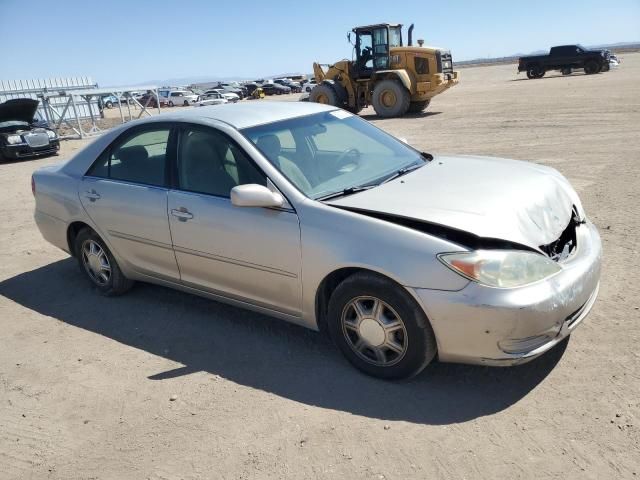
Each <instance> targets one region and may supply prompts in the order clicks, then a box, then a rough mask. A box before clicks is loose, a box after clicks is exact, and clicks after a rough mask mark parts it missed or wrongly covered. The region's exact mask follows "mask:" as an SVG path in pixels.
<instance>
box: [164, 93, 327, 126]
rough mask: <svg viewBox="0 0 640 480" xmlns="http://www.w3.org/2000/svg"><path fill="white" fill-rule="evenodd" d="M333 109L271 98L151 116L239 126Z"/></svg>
mask: <svg viewBox="0 0 640 480" xmlns="http://www.w3.org/2000/svg"><path fill="white" fill-rule="evenodd" d="M331 110H336V107H333V106H330V105H322V104H320V103H313V102H271V101H265V100H262V101H259V100H254V101H247V102H242V103H232V104H224V105H211V106H207V107H198V108H190V109H185V110H184V111H182V112H179V113H171V114H167V115H161V116H160V117H159V118H158V117H154V118H155V119H158V120H159V119H166V120H175V121H187V122H188V121H196V120H197V119H210V120H218V121H221V122H224V123H227V124H229V125H231V126H232V127H234V128H236V129H238V130H240V129H243V128H248V127H255V126H256V125H264V124H266V123H272V122H279V121H281V120H289V119H291V118H296V117H304V116H306V115H312V114H314V113H319V112H328V111H331Z"/></svg>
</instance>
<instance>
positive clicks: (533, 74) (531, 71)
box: [527, 65, 545, 80]
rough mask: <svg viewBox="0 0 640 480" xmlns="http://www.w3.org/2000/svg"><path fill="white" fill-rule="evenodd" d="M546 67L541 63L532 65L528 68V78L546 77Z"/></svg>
mask: <svg viewBox="0 0 640 480" xmlns="http://www.w3.org/2000/svg"><path fill="white" fill-rule="evenodd" d="M544 73H545V72H544V69H543V68H542V67H541V66H540V65H531V66H529V67H528V68H527V78H528V79H529V80H532V79H536V78H542V77H544Z"/></svg>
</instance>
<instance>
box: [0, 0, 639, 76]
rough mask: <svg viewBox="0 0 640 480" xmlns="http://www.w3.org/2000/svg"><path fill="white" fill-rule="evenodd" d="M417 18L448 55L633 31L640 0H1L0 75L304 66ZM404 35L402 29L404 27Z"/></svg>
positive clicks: (610, 37) (344, 54) (619, 38)
mask: <svg viewBox="0 0 640 480" xmlns="http://www.w3.org/2000/svg"><path fill="white" fill-rule="evenodd" d="M382 22H384V23H402V24H404V25H405V35H406V28H407V27H408V26H409V25H410V24H411V23H415V30H414V39H418V38H422V39H424V40H425V44H426V45H430V46H438V47H442V48H447V49H450V50H451V52H452V54H453V59H454V62H455V60H456V59H457V60H469V59H473V58H479V57H497V56H505V55H510V54H514V53H520V52H524V53H526V52H532V51H535V50H541V49H547V48H549V47H550V46H552V45H561V44H567V43H569V44H571V43H581V44H583V45H597V44H605V43H617V42H640V0H610V1H607V2H603V1H601V0H600V1H592V0H582V1H578V0H555V1H554V0H538V1H533V0H531V1H520V0H495V1H492V0H484V1H472V0H442V1H439V2H434V1H429V0H421V1H413V0H406V1H389V0H387V1H378V0H367V1H364V2H362V1H353V2H349V1H346V0H312V1H310V0H306V1H297V2H290V1H287V0H261V1H254V0H240V1H237V2H231V1H226V2H215V1H212V0H209V1H206V0H201V1H198V0H179V1H178V0H172V1H165V0H154V1H142V0H103V1H101V2H100V1H94V0H58V1H55V2H51V1H50V0H0V51H1V52H2V56H3V59H2V63H1V64H0V80H21V79H22V80H25V79H32V78H51V77H75V76H90V77H92V78H93V80H94V81H95V82H97V83H99V85H100V86H101V87H107V86H124V85H135V84H141V83H144V82H150V81H151V82H155V81H162V80H168V79H176V78H199V79H201V80H206V79H207V78H209V77H210V78H211V79H214V78H236V79H255V78H262V77H265V76H270V75H276V74H280V73H293V72H301V73H309V72H311V71H312V64H313V62H314V61H319V62H320V63H330V62H334V61H337V60H340V59H342V58H351V54H352V48H353V47H352V46H351V45H350V44H349V43H347V37H346V35H347V32H348V31H350V30H351V28H353V27H355V26H357V25H367V24H372V23H382ZM405 38H406V36H405Z"/></svg>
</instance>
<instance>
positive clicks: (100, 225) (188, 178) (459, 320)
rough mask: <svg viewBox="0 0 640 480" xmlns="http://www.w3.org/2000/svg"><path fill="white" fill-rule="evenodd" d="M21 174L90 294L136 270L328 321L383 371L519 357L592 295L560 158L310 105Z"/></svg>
mask: <svg viewBox="0 0 640 480" xmlns="http://www.w3.org/2000/svg"><path fill="white" fill-rule="evenodd" d="M32 186H33V191H34V195H35V198H36V210H35V220H36V222H37V224H38V227H39V229H40V231H41V232H42V235H43V236H44V238H45V239H46V240H48V241H49V242H51V243H52V244H54V245H56V246H58V247H60V248H61V249H63V250H65V251H66V252H68V253H69V254H70V255H73V256H74V257H76V258H77V260H78V263H79V265H80V269H81V271H82V272H83V274H85V275H86V277H87V278H88V280H89V282H90V283H91V284H92V285H93V287H94V288H95V289H96V290H97V291H99V292H100V293H102V294H104V295H119V294H122V293H124V292H126V291H127V290H129V289H130V288H131V287H132V285H133V283H134V281H143V282H152V283H156V284H160V285H165V286H169V287H173V288H177V289H180V290H183V291H186V292H190V293H194V294H197V295H203V296H206V297H209V298H211V299H214V300H218V301H223V302H228V303H231V304H234V305H237V306H240V307H245V308H250V309H253V310H256V311H259V312H263V313H266V314H269V315H273V316H276V317H279V318H282V319H285V320H288V321H290V322H294V323H297V324H300V325H303V326H305V327H308V328H311V329H317V330H324V331H327V332H328V333H329V334H330V335H331V337H332V339H333V340H334V342H335V343H336V345H337V346H338V347H339V348H340V350H341V351H342V353H343V354H344V355H345V356H346V358H347V359H348V360H349V361H350V362H351V363H353V364H354V365H355V366H356V367H357V368H359V369H361V370H363V371H364V372H366V373H368V374H371V375H375V376H379V377H383V378H401V377H407V376H410V375H414V374H416V373H417V372H419V371H420V370H422V368H424V366H425V365H427V364H428V363H429V362H430V361H431V360H433V359H434V358H436V357H437V358H438V359H439V360H440V361H447V362H462V363H475V364H484V365H514V364H518V363H522V362H525V361H528V360H531V359H533V358H535V357H537V356H539V355H541V354H543V353H544V352H546V351H548V350H549V349H551V348H552V347H553V346H554V345H556V344H557V343H558V342H560V341H561V340H562V339H564V338H565V337H567V336H568V335H569V334H570V333H571V332H573V330H574V329H575V328H576V327H577V326H578V325H579V324H580V322H581V321H582V320H583V319H584V318H585V316H586V315H587V314H588V313H589V310H590V309H591V307H592V306H593V304H594V301H595V299H596V296H597V292H598V286H599V278H600V263H601V244H600V238H599V236H598V233H597V231H596V229H595V227H594V226H593V224H592V223H591V222H589V220H588V219H587V217H586V215H585V212H584V210H583V208H582V205H581V202H580V199H579V198H578V195H577V194H576V192H575V191H574V189H573V188H572V187H571V186H570V185H569V183H568V182H567V180H566V179H565V178H564V177H563V176H562V175H560V174H559V173H558V172H557V171H556V170H554V169H552V168H548V167H544V166H540V165H535V164H531V163H526V162H520V161H514V160H505V159H497V158H488V157H472V156H460V157H452V156H432V155H430V154H429V153H425V152H420V151H418V150H416V149H414V148H412V147H410V146H409V145H407V144H405V143H404V142H401V141H399V140H397V139H396V138H394V137H392V136H390V135H388V134H387V133H385V132H383V131H381V130H379V129H378V128H376V127H374V126H373V125H371V124H370V123H368V122H366V121H364V120H362V119H360V118H359V117H357V116H354V115H351V114H350V113H348V112H345V111H343V110H340V109H336V108H333V107H328V106H324V105H319V104H315V103H309V104H305V103H297V102H292V103H277V102H273V103H271V102H270V103H268V104H261V103H249V104H238V105H219V106H212V107H203V108H199V109H193V110H189V111H181V112H180V113H178V114H167V115H160V116H156V117H154V118H149V119H146V120H143V121H139V122H133V123H129V124H126V125H123V126H121V127H119V128H115V129H113V130H111V131H109V132H107V133H106V134H104V135H103V136H101V137H100V138H98V139H97V140H95V141H94V142H93V143H92V144H90V145H89V146H87V147H86V148H85V149H84V150H82V151H81V152H80V153H78V154H77V155H76V156H75V157H74V158H72V159H71V160H69V161H67V162H66V163H64V164H61V165H55V166H51V167H45V168H43V169H40V170H38V171H36V172H35V173H34V175H33V185H32Z"/></svg>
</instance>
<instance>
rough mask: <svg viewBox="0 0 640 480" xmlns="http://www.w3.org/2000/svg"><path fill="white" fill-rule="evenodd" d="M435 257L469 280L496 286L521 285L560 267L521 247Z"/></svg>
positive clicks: (534, 280)
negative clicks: (520, 248) (518, 248)
mask: <svg viewBox="0 0 640 480" xmlns="http://www.w3.org/2000/svg"><path fill="white" fill-rule="evenodd" d="M438 258H439V259H440V261H442V262H443V263H444V264H445V265H446V266H447V267H449V268H451V269H452V270H453V271H454V272H456V273H458V274H460V275H462V276H463V277H466V278H468V279H469V280H473V281H474V282H478V283H480V284H482V285H487V286H489V287H499V288H513V287H521V286H524V285H528V284H530V283H534V282H537V281H539V280H543V279H545V278H548V277H550V276H552V275H554V274H556V273H558V272H559V271H560V270H562V267H560V266H559V265H558V264H557V263H556V262H554V261H552V260H550V259H549V258H547V257H545V256H543V255H540V254H538V253H534V252H526V251H523V250H474V251H471V252H460V253H443V254H440V255H438Z"/></svg>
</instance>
